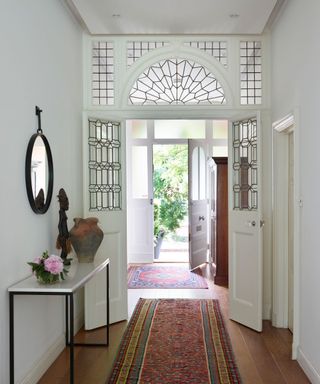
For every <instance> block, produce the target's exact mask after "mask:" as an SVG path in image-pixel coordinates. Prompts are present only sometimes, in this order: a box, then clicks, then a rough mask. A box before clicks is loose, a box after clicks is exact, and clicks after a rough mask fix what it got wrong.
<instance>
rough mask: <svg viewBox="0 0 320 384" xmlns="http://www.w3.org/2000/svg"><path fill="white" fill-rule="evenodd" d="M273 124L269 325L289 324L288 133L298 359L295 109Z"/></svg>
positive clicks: (297, 229)
mask: <svg viewBox="0 0 320 384" xmlns="http://www.w3.org/2000/svg"><path fill="white" fill-rule="evenodd" d="M272 127H273V154H272V156H273V190H274V201H273V212H274V215H273V224H274V225H273V228H274V229H273V238H274V243H273V253H274V254H273V308H272V324H273V325H274V326H276V327H284V328H286V327H287V326H288V233H287V228H288V222H287V220H288V219H287V218H288V207H287V204H286V202H287V191H288V180H287V178H288V171H287V170H288V134H289V133H291V132H293V135H294V246H293V247H294V256H293V257H294V261H293V262H294V283H293V284H294V289H293V290H294V292H293V296H294V297H293V306H294V314H293V343H292V358H294V359H295V358H297V355H298V347H299V342H300V331H299V324H300V316H299V306H300V302H299V291H300V280H299V265H300V207H299V204H300V189H299V185H300V176H299V166H298V164H299V125H298V110H297V109H295V111H294V113H292V114H289V115H287V116H285V117H284V118H282V119H280V120H278V121H276V122H274V123H273V124H272Z"/></svg>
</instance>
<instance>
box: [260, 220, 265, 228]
mask: <svg viewBox="0 0 320 384" xmlns="http://www.w3.org/2000/svg"><path fill="white" fill-rule="evenodd" d="M264 224H265V222H264V220H260V228H262V227H264Z"/></svg>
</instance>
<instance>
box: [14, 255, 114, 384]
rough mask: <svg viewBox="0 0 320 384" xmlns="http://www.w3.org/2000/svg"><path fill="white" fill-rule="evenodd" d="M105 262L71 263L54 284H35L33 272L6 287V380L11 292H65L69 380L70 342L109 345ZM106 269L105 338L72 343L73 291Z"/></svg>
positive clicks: (72, 348)
mask: <svg viewBox="0 0 320 384" xmlns="http://www.w3.org/2000/svg"><path fill="white" fill-rule="evenodd" d="M109 264H110V260H109V259H106V260H105V261H103V262H99V263H95V262H93V263H77V264H76V265H71V269H70V276H68V277H67V278H66V280H62V281H61V282H59V283H56V284H52V285H50V284H48V285H46V284H39V283H38V281H37V280H36V278H35V277H34V276H30V277H28V278H26V279H24V280H22V281H20V282H19V283H17V284H14V285H12V286H11V287H9V288H8V291H9V316H10V323H9V325H10V384H14V297H15V295H56V296H57V295H60V296H65V298H66V301H65V308H66V310H65V320H66V345H67V346H69V349H70V383H71V384H73V383H74V346H79V345H80V346H94V347H97V346H98V347H99V346H103V347H106V346H108V345H109V317H110V315H109ZM104 269H105V270H106V303H107V305H106V319H107V326H106V342H105V343H98V344H94V343H75V342H74V300H73V295H74V293H75V292H76V291H77V290H78V289H79V288H81V287H83V286H84V285H85V284H86V283H87V282H88V281H89V280H90V279H92V277H94V276H95V275H96V274H97V273H98V272H100V271H103V270H104Z"/></svg>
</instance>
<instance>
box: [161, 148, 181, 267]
mask: <svg viewBox="0 0 320 384" xmlns="http://www.w3.org/2000/svg"><path fill="white" fill-rule="evenodd" d="M153 189H154V243H155V249H154V257H155V259H156V260H158V259H160V260H163V261H188V146H187V145H186V144H180V145H154V146H153ZM160 255H161V256H160Z"/></svg>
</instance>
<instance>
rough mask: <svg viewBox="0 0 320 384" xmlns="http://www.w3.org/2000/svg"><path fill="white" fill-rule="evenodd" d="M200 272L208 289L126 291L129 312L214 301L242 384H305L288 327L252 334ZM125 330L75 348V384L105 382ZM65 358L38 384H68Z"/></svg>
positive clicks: (85, 336) (118, 327)
mask: <svg viewBox="0 0 320 384" xmlns="http://www.w3.org/2000/svg"><path fill="white" fill-rule="evenodd" d="M202 274H203V275H204V276H205V277H206V278H207V281H208V285H209V289H161V290H160V289H159V290H157V289H150V290H143V289H130V290H129V293H128V301H129V314H130V315H131V314H132V311H133V309H134V306H135V304H136V302H137V300H138V299H139V297H149V298H165V297H172V298H215V299H219V301H220V306H221V310H222V312H223V315H224V318H225V319H226V326H227V329H228V332H229V335H230V338H231V342H232V346H233V350H234V354H235V358H236V361H237V365H238V367H239V371H240V375H241V377H242V381H243V383H244V384H304V383H310V381H309V380H308V379H307V377H306V376H305V375H304V373H303V371H302V370H301V368H300V367H299V365H298V363H297V362H296V361H293V360H291V343H292V335H291V333H290V332H289V330H287V329H280V328H274V327H272V326H271V323H270V322H269V321H264V324H263V332H262V333H257V332H255V331H252V330H250V329H249V328H246V327H244V326H241V325H240V324H238V323H235V322H233V321H231V320H227V319H228V290H227V288H224V287H219V286H216V285H214V284H213V280H212V270H211V269H210V268H209V267H208V266H205V267H203V268H202ZM125 328H126V322H121V323H117V324H113V325H111V327H110V346H109V347H108V348H87V347H86V348H83V347H76V348H75V377H76V379H75V383H77V384H105V383H106V380H107V378H108V375H109V374H110V371H111V369H112V363H113V360H114V358H115V354H116V351H117V348H118V345H119V342H120V339H121V336H122V334H123V332H124V330H125ZM77 337H78V338H79V341H80V340H81V341H84V340H86V341H87V342H88V341H99V340H101V339H102V338H103V337H105V330H104V329H99V330H96V331H90V332H83V331H80V332H79V334H78V336H77ZM68 364H69V354H68V351H67V350H65V351H63V352H62V353H61V355H60V356H59V357H58V359H57V360H56V361H55V362H54V363H53V364H52V366H51V367H50V368H49V369H48V371H47V372H46V373H45V374H44V376H43V377H42V379H41V380H40V381H39V383H40V384H64V383H66V384H67V383H69V370H68V367H69V365H68Z"/></svg>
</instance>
